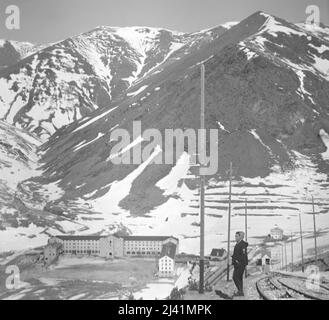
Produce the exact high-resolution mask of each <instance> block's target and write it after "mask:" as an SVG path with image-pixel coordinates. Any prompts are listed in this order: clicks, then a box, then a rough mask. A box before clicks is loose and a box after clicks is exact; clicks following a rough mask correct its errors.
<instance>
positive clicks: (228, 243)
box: [226, 162, 232, 281]
mask: <svg viewBox="0 0 329 320" xmlns="http://www.w3.org/2000/svg"><path fill="white" fill-rule="evenodd" d="M231 198H232V162H230V185H229V200H228V226H227V271H226V272H227V274H226V280H227V281H229V280H230V241H231Z"/></svg>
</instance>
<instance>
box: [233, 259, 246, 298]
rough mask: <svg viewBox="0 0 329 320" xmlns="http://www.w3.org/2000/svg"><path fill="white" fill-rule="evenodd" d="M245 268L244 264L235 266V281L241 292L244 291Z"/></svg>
mask: <svg viewBox="0 0 329 320" xmlns="http://www.w3.org/2000/svg"><path fill="white" fill-rule="evenodd" d="M245 268H246V267H245V266H243V265H241V266H234V271H233V281H234V284H235V286H236V287H237V289H238V291H239V292H243V274H244V269H245Z"/></svg>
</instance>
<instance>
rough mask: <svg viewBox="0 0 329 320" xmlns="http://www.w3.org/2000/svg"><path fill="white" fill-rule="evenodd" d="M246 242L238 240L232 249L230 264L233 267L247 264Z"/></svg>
mask: <svg viewBox="0 0 329 320" xmlns="http://www.w3.org/2000/svg"><path fill="white" fill-rule="evenodd" d="M247 248H248V242H245V241H243V240H241V241H240V242H238V243H237V244H236V245H235V247H234V251H233V255H232V264H233V266H235V267H245V266H246V265H247V264H248V252H247Z"/></svg>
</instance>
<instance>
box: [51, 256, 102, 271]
mask: <svg viewBox="0 0 329 320" xmlns="http://www.w3.org/2000/svg"><path fill="white" fill-rule="evenodd" d="M104 261H105V260H104V259H103V258H100V257H94V256H81V257H77V256H76V255H64V256H61V257H60V258H59V260H58V262H57V263H56V264H54V265H52V266H51V268H52V269H64V268H69V267H72V266H81V265H88V264H93V265H96V264H104Z"/></svg>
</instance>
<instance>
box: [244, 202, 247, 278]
mask: <svg viewBox="0 0 329 320" xmlns="http://www.w3.org/2000/svg"><path fill="white" fill-rule="evenodd" d="M247 201H248V199H247V198H246V199H245V204H244V233H245V236H246V241H248V207H247ZM247 267H248V266H246V271H245V277H246V278H247V277H248V270H247Z"/></svg>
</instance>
